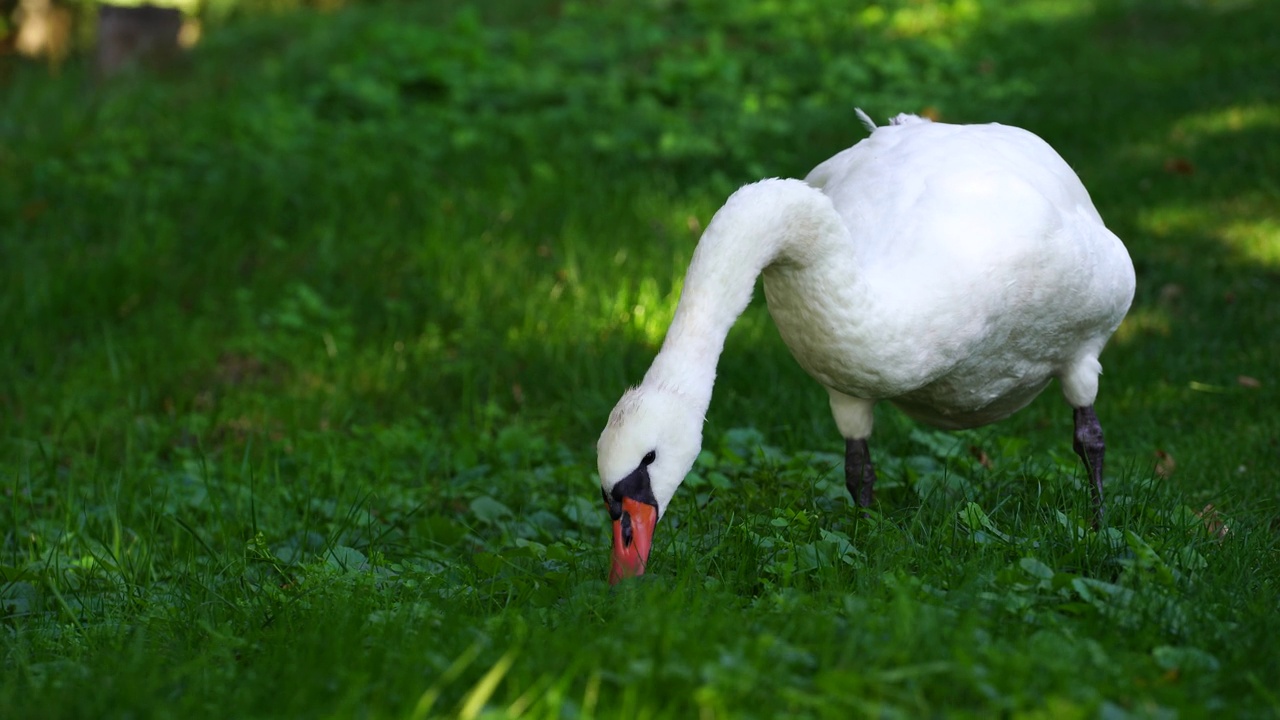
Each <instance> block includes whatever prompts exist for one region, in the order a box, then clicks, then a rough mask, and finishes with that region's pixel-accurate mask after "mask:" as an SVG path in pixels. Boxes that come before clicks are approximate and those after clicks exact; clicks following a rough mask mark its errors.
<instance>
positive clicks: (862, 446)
mask: <svg viewBox="0 0 1280 720" xmlns="http://www.w3.org/2000/svg"><path fill="white" fill-rule="evenodd" d="M844 486H845V487H846V488H848V489H849V494H850V495H851V496H853V501H854V502H855V503H857V504H858V506H859V507H871V503H872V502H874V501H875V499H876V493H875V486H876V469H875V467H874V466H873V465H872V464H871V448H870V447H869V446H868V445H867V439H866V438H858V439H856V440H855V439H853V438H845V441H844Z"/></svg>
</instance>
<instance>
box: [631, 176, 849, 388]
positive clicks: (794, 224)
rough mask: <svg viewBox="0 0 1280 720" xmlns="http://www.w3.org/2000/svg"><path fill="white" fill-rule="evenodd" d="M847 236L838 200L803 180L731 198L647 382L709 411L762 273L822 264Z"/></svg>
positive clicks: (705, 242) (711, 230)
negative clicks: (721, 364)
mask: <svg viewBox="0 0 1280 720" xmlns="http://www.w3.org/2000/svg"><path fill="white" fill-rule="evenodd" d="M846 236H847V231H846V229H845V227H844V223H843V221H842V220H841V219H840V216H839V214H838V213H837V212H836V210H835V208H834V206H833V205H832V204H831V200H830V198H828V197H827V196H826V195H824V194H823V193H822V192H821V191H819V190H817V189H814V188H812V187H810V186H809V185H806V184H805V183H803V182H801V181H799V180H765V181H762V182H758V183H754V184H752V185H747V186H746V187H743V188H741V189H740V190H738V191H737V192H736V193H734V194H733V195H731V196H730V197H729V199H728V201H726V202H725V204H724V206H723V207H722V208H720V210H719V211H717V212H716V214H715V217H713V218H712V219H711V222H710V223H709V224H708V226H707V229H706V231H705V232H704V233H703V235H702V238H701V239H700V240H699V241H698V247H697V249H696V250H694V253H693V259H692V261H691V262H690V263H689V270H688V272H687V273H686V274H685V279H684V287H683V289H682V291H681V294H680V302H679V304H678V305H677V307H676V313H675V317H674V318H673V320H672V322H671V327H670V329H669V330H668V331H667V337H666V339H665V341H664V342H663V345H662V350H661V351H660V352H659V353H658V357H657V358H656V359H655V360H654V362H653V365H652V367H650V369H649V373H648V374H647V375H646V376H645V383H646V384H648V383H658V384H660V385H662V386H665V387H667V388H668V389H671V390H675V391H678V392H680V393H682V394H685V395H687V396H688V397H689V399H690V400H691V401H694V402H696V403H697V404H698V405H699V406H700V408H699V409H700V410H702V411H703V412H705V409H706V407H707V405H709V404H710V400H711V390H712V386H713V385H714V383H715V372H716V364H717V363H718V361H719V358H720V354H721V352H722V351H723V349H724V342H725V338H726V337H727V336H728V334H729V330H730V328H732V327H733V324H734V322H736V321H737V319H738V317H739V316H740V315H742V313H743V311H744V310H746V308H747V304H748V303H750V301H751V296H752V293H753V291H754V289H755V284H756V278H758V277H759V276H760V273H761V272H763V271H764V269H765V268H767V267H769V266H770V265H772V264H775V263H789V264H799V265H808V264H810V263H813V262H821V261H822V260H821V259H822V257H823V256H824V255H827V254H828V253H829V252H832V251H833V250H834V249H835V247H836V246H838V245H839V244H840V243H841V241H843V240H844V238H845V237H846Z"/></svg>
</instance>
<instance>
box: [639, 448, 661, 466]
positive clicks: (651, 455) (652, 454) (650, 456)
mask: <svg viewBox="0 0 1280 720" xmlns="http://www.w3.org/2000/svg"><path fill="white" fill-rule="evenodd" d="M657 459H658V451H656V450H650V451H649V452H648V453H647V454H646V455H645V456H644V459H643V460H641V461H640V467H648V466H650V465H652V464H653V461H654V460H657Z"/></svg>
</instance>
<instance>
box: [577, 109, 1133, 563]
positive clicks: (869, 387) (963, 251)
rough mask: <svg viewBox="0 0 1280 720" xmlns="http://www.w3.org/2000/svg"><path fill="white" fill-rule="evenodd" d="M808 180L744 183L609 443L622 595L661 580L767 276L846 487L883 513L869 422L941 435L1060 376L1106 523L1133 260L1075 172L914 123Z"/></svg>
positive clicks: (1011, 140)
mask: <svg viewBox="0 0 1280 720" xmlns="http://www.w3.org/2000/svg"><path fill="white" fill-rule="evenodd" d="M858 115H859V117H860V118H862V120H863V122H864V123H866V124H867V126H868V127H869V128H870V129H871V131H872V132H871V135H870V137H868V138H867V139H865V140H863V141H862V142H859V143H858V144H857V145H855V146H854V147H852V148H850V149H848V150H845V151H843V152H841V153H839V154H838V155H836V156H835V157H833V158H831V159H830V160H827V161H826V162H824V163H822V164H821V165H819V166H818V167H816V168H814V170H813V171H812V172H811V173H809V176H808V177H806V178H805V180H804V182H801V181H799V180H764V181H761V182H758V183H755V184H752V185H747V186H745V187H743V188H741V189H740V190H738V191H737V192H735V193H734V194H733V195H732V196H730V197H729V199H728V201H726V202H725V204H724V207H722V208H720V210H719V211H718V212H716V214H715V217H714V218H712V220H711V223H710V224H709V225H708V226H707V229H706V232H705V233H703V235H702V239H701V240H700V241H699V242H698V247H697V249H696V250H695V252H694V255H693V260H692V261H691V262H690V264H689V270H688V273H687V274H686V275H685V281H684V288H683V291H682V293H681V296H680V302H679V305H678V306H677V308H676V313H675V317H674V319H673V320H672V323H671V327H670V329H669V330H668V331H667V336H666V340H665V341H664V342H663V345H662V350H661V351H660V352H659V353H658V356H657V357H656V358H655V359H654V361H653V365H652V366H651V367H650V368H649V371H648V372H647V373H646V374H645V376H644V380H643V381H642V382H641V383H640V385H639V386H637V387H634V388H632V389H630V390H628V391H627V392H626V394H624V395H623V396H622V399H621V400H619V401H618V404H617V406H616V407H615V408H614V409H613V412H612V413H611V414H610V416H609V422H608V424H607V425H606V426H605V428H604V432H603V433H602V434H601V435H600V440H599V443H598V445H597V451H598V468H599V472H600V484H601V488H602V492H603V495H604V501H605V504H606V506H607V507H608V509H609V513H610V515H611V516H612V518H613V521H614V522H613V534H614V541H613V570H612V572H611V574H610V580H611V581H613V582H616V581H617V580H618V579H620V578H622V577H627V576H633V575H638V574H640V573H642V572H644V567H645V563H646V562H647V561H648V555H649V548H650V544H651V542H652V535H653V529H654V525H655V524H656V523H657V521H658V519H659V518H661V517H662V514H663V513H664V512H665V511H666V508H667V505H668V504H669V503H670V502H671V498H672V496H673V495H674V494H675V492H676V488H677V487H679V485H680V483H681V482H682V481H683V480H684V477H685V475H686V474H687V473H688V472H689V470H690V468H692V467H693V462H694V459H695V458H696V457H697V455H698V452H699V450H700V448H701V445H702V425H703V420H704V418H705V415H706V411H707V406H708V405H709V403H710V401H711V390H712V385H713V384H714V382H715V373H716V362H717V361H718V359H719V357H720V352H721V350H722V349H723V347H724V339H725V336H726V335H727V334H728V332H729V328H730V327H731V326H732V325H733V323H734V321H735V320H737V318H738V316H739V315H740V314H741V313H742V311H743V310H744V309H745V308H746V306H747V303H748V301H749V300H750V298H751V293H752V289H753V287H754V285H755V281H756V277H757V276H759V275H760V274H761V273H763V274H764V287H765V297H766V299H767V300H768V305H769V312H770V314H772V316H773V319H774V322H775V323H776V324H777V326H778V330H779V332H780V334H781V335H782V339H783V340H784V341H785V342H786V344H787V346H788V347H789V348H790V349H791V353H792V355H794V356H795V358H796V360H797V361H798V362H799V363H800V366H801V367H803V368H804V369H805V370H806V371H807V372H808V373H809V374H810V375H812V376H813V378H814V379H816V380H817V381H818V382H820V383H822V385H823V386H824V387H826V389H827V392H828V393H829V394H830V398H831V411H832V414H833V415H834V416H835V421H836V425H837V426H838V427H839V429H840V432H841V433H842V434H843V435H844V437H845V481H846V484H847V486H848V489H849V492H850V494H851V495H852V496H853V498H854V500H855V501H856V502H858V504H860V505H862V506H866V505H869V504H870V503H871V502H872V499H873V496H872V488H873V485H874V483H875V471H874V469H873V467H872V464H871V458H870V454H869V450H868V445H867V438H868V437H869V436H870V435H871V426H872V421H873V418H872V407H873V406H874V405H875V403H876V402H877V401H880V400H889V401H891V402H893V403H894V404H895V405H897V406H898V407H899V408H901V409H902V410H903V411H904V412H906V413H907V414H908V415H909V416H911V417H913V418H916V419H918V420H920V421H922V422H926V423H929V424H931V425H935V426H938V427H942V428H947V429H955V428H968V427H975V426H978V425H983V424H986V423H990V422H994V421H996V420H1000V419H1001V418H1004V417H1007V416H1008V415H1010V414H1012V413H1014V412H1016V411H1017V410H1019V409H1021V408H1022V407H1024V406H1025V405H1026V404H1027V403H1029V402H1031V400H1032V399H1033V398H1035V396H1036V395H1037V394H1039V393H1040V391H1041V390H1043V389H1044V387H1045V386H1046V385H1047V384H1048V382H1049V380H1050V379H1051V378H1055V377H1056V378H1058V380H1059V382H1060V383H1061V385H1062V390H1063V394H1064V395H1065V396H1066V400H1067V402H1068V403H1069V404H1070V405H1071V407H1072V408H1074V420H1075V438H1074V440H1075V442H1074V447H1075V450H1076V452H1077V453H1078V454H1079V455H1080V457H1081V459H1082V460H1083V461H1084V464H1085V468H1086V471H1087V472H1088V474H1089V478H1090V482H1091V485H1092V487H1093V497H1094V502H1095V505H1096V509H1097V512H1098V516H1099V517H1101V513H1102V462H1103V438H1102V428H1101V426H1100V425H1099V424H1098V419H1097V416H1096V415H1095V414H1094V411H1093V402H1094V398H1095V396H1096V395H1097V392H1098V375H1099V373H1100V372H1101V371H1102V366H1101V365H1100V364H1099V363H1098V354H1099V353H1100V352H1101V351H1102V348H1103V345H1104V344H1106V341H1107V339H1108V338H1109V337H1110V336H1111V334H1112V333H1113V332H1114V331H1115V329H1116V327H1117V326H1118V325H1119V324H1120V321H1121V319H1122V318H1123V317H1124V315H1125V313H1126V312H1127V311H1128V309H1129V304H1130V302H1131V301H1132V300H1133V291H1134V272H1133V263H1132V262H1131V260H1130V259H1129V254H1128V252H1127V251H1126V250H1125V247H1124V245H1123V244H1122V243H1121V242H1120V240H1119V238H1117V237H1116V236H1115V235H1114V234H1112V233H1111V232H1110V231H1109V230H1107V228H1106V227H1105V226H1104V225H1103V223H1102V218H1101V217H1099V215H1098V212H1097V210H1095V209H1094V207H1093V203H1092V202H1091V201H1090V199H1089V194H1088V192H1087V191H1086V190H1085V188H1084V186H1083V185H1082V184H1081V183H1080V179H1079V178H1078V177H1076V174H1075V173H1074V172H1072V170H1071V168H1070V167H1068V166H1067V163H1066V162H1065V161H1063V159H1062V158H1061V157H1060V156H1059V155H1058V154H1057V153H1056V152H1054V150H1053V149H1052V148H1050V147H1049V145H1048V144H1047V143H1045V142H1044V141H1043V140H1041V139H1040V138H1039V137H1036V136H1035V135H1033V134H1032V133H1030V132H1027V131H1026V130H1021V129H1018V128H1014V127H1008V126H1002V125H997V124H991V125H949V124H943V123H933V122H929V121H928V120H924V119H921V118H918V117H916V116H913V115H899V116H897V117H895V118H894V119H893V120H892V121H891V124H890V125H888V126H884V127H879V128H877V127H876V126H875V125H874V124H873V123H871V121H870V120H869V119H868V118H867V117H866V115H864V114H862V112H861V111H858Z"/></svg>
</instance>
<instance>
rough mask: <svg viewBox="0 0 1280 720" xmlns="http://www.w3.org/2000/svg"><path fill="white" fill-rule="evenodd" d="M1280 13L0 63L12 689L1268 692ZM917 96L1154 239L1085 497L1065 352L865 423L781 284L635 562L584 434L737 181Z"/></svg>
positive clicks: (172, 704) (650, 31)
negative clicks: (863, 439)
mask: <svg viewBox="0 0 1280 720" xmlns="http://www.w3.org/2000/svg"><path fill="white" fill-rule="evenodd" d="M1276 27H1280V4H1277V3H1274V2H1268V1H1267V0H1254V1H1250V0H1216V1H1215V0H1201V1H1199V2H1192V1H1191V0H1180V1H1177V2H1174V1H1172V0H1096V1H1095V2H1088V1H1087V0H1053V1H1048V0H1037V1H1034V2H1016V3H1015V2H996V1H995V0H955V1H954V2H944V1H942V0H889V1H886V2H882V3H878V4H870V3H853V4H846V3H822V2H789V3H780V2H763V1H761V2H734V1H731V0H690V1H687V2H680V1H674V2H672V1H666V0H645V1H644V2H630V3H621V2H589V3H588V2H552V1H551V0H538V1H537V2H522V3H514V2H513V3H502V2H498V1H497V0H490V1H487V2H479V3H466V2H461V0H456V1H455V0H451V1H449V2H439V3H421V4H419V3H385V4H369V5H359V6H353V7H347V8H343V9H338V10H334V11H330V12H323V13H322V12H303V11H294V12H278V13H265V14H256V15H255V14H252V13H241V14H238V15H233V16H230V17H229V18H227V19H224V20H223V21H221V22H218V23H214V24H213V25H211V26H210V27H209V28H207V31H206V33H205V36H204V39H203V41H202V42H201V44H200V45H199V46H197V47H196V48H195V49H194V51H193V52H192V53H191V54H190V56H189V57H188V58H187V59H186V60H185V61H184V62H182V63H181V64H180V65H178V66H176V67H171V68H167V69H165V70H164V71H162V72H157V73H139V74H135V75H131V76H127V77H123V78H117V79H115V80H113V81H109V82H102V81H98V80H95V79H94V78H93V77H92V76H91V74H90V73H88V72H86V71H84V69H83V68H82V67H81V65H80V64H79V63H78V62H76V61H74V59H73V61H72V62H71V63H70V64H68V65H66V66H64V67H63V68H61V70H60V71H58V72H56V73H51V72H50V71H49V69H48V68H47V67H45V66H43V65H37V64H20V63H17V62H16V61H12V60H7V59H3V58H0V60H5V62H7V64H5V65H0V106H2V107H3V108H4V111H3V112H0V330H2V331H3V332H0V668H2V672H0V717H4V718H6V719H14V720H17V719H19V718H28V717H29V718H42V719H52V718H63V717H67V718H70V717H94V718H98V717H122V718H123V717H157V718H159V717H181V718H198V717H218V718H226V717H235V718H257V717H262V718H277V717H367V718H383V717H388V718H390V717H394V718H425V717H437V716H449V717H453V716H456V717H464V718H475V717H516V716H525V717H557V718H577V717H584V718H585V717H649V718H659V717H676V718H685V717H694V716H698V717H734V718H739V717H743V718H747V717H760V718H776V717H839V718H847V717H861V716H874V717H891V718H892V717H902V718H914V717H923V716H947V717H951V716H957V717H965V716H973V717H979V716H980V717H991V716H1001V717H1017V718H1041V717H1043V718H1050V717H1053V718H1077V717H1078V718H1085V717H1107V718H1124V717H1161V718H1163V717H1203V716H1210V715H1212V716H1224V717H1274V716H1275V715H1276V714H1277V713H1280V689H1278V686H1277V680H1278V679H1280V641H1277V638H1280V612H1278V610H1280V607H1278V605H1280V537H1278V534H1280V485H1278V481H1280V471H1278V470H1277V469H1276V468H1277V460H1280V457H1278V455H1280V415H1277V413H1276V412H1275V407H1276V406H1277V404H1278V403H1280V377H1277V372H1276V371H1277V369H1280V365H1278V364H1277V361H1276V358H1277V357H1280V331H1277V327H1278V326H1280V220H1278V219H1277V218H1280V83H1277V81H1276V71H1275V65H1276V59H1277V58H1280V35H1278V34H1277V33H1276V31H1275V28H1276ZM854 107H861V108H863V109H865V110H866V111H867V112H868V113H869V114H871V115H872V116H873V117H876V118H881V119H883V118H886V117H888V116H890V115H893V114H896V113H898V112H922V113H927V114H931V115H934V116H936V117H938V118H939V119H941V120H944V121H950V122H990V121H995V122H1002V123H1007V124H1013V125H1019V126H1022V127H1026V128H1028V129H1030V130H1032V131H1034V132H1036V133H1037V134H1039V135H1041V136H1042V137H1044V138H1045V139H1046V140H1048V141H1049V142H1050V144H1052V145H1053V146H1054V147H1055V148H1057V149H1058V151H1059V152H1060V153H1061V154H1062V155H1063V156H1064V157H1065V158H1066V159H1067V160H1068V162H1070V163H1071V165H1072V166H1073V167H1075V168H1076V170H1077V171H1078V172H1079V174H1080V176H1081V177H1082V179H1083V180H1084V182H1085V184H1086V186H1087V187H1088V188H1089V189H1090V192H1091V194H1092V196H1093V198H1094V201H1095V203H1096V204H1097V206H1098V209H1099V211H1100V212H1101V213H1102V215H1103V217H1104V218H1105V219H1106V220H1107V222H1108V225H1109V226H1110V227H1111V228H1112V229H1113V230H1114V231H1115V232H1116V233H1117V234H1118V235H1119V236H1120V237H1121V238H1122V239H1124V240H1125V242H1126V244H1127V246H1128V247H1129V250H1130V253H1131V254H1132V256H1133V259H1134V264H1135V266H1136V268H1137V273H1138V292H1137V297H1136V299H1135V302H1134V306H1133V309H1132V310H1131V311H1130V314H1129V317H1128V318H1127V319H1126V321H1125V323H1124V324H1123V325H1122V326H1121V328H1120V330H1119V331H1118V333H1117V334H1116V337H1115V338H1114V339H1113V340H1112V342H1111V344H1110V346H1109V347H1108V349H1107V351H1106V352H1105V353H1104V355H1103V357H1102V362H1103V365H1104V366H1105V368H1106V373H1105V375H1104V376H1103V378H1102V390H1101V393H1100V397H1099V400H1098V403H1097V409H1098V413H1099V416H1100V418H1101V421H1102V424H1103V426H1104V428H1105V429H1106V432H1107V442H1108V456H1107V460H1108V465H1107V478H1106V481H1107V487H1108V493H1109V514H1108V518H1107V523H1106V525H1105V526H1104V527H1102V528H1101V529H1099V530H1096V531H1095V530H1094V529H1092V528H1091V527H1090V524H1089V517H1090V508H1089V497H1088V493H1087V491H1086V488H1085V485H1084V482H1083V477H1082V471H1081V469H1080V464H1079V461H1078V459H1077V458H1076V457H1075V455H1074V453H1073V452H1072V450H1071V414H1070V411H1069V409H1068V407H1067V405H1066V404H1065V403H1064V402H1063V400H1062V398H1061V396H1060V393H1059V392H1058V390H1057V389H1056V387H1051V388H1050V389H1049V390H1048V391H1047V392H1045V393H1044V395H1043V396H1042V397H1041V398H1039V399H1038V400H1037V401H1036V402H1035V403H1033V404H1032V405H1031V407H1029V408H1028V409H1027V410H1025V411H1023V412H1022V413H1020V414H1018V415H1017V416H1015V417H1014V418H1011V419H1009V420H1007V421H1004V422H1002V423H999V424H996V425H993V426H989V427H986V428H982V429H978V430H974V431H965V432H960V433H944V432H940V431H935V430H932V429H929V428H926V427H922V426H918V425H915V424H913V423H912V422H911V421H909V420H907V419H906V418H905V417H904V416H902V415H901V414H900V413H898V412H897V411H896V410H894V409H892V408H891V407H888V406H884V407H882V408H879V409H878V410H877V413H878V414H877V431H876V435H875V437H874V438H873V443H872V448H873V454H874V458H875V461H876V463H877V465H878V468H879V471H880V476H881V484H880V486H879V487H880V488H881V489H882V491H881V492H880V493H879V495H878V501H879V504H878V505H877V507H875V508H874V509H873V510H872V511H871V512H870V513H868V514H867V515H866V516H863V515H862V514H861V513H860V512H857V511H856V510H854V509H853V507H852V506H851V504H850V502H849V498H848V496H847V493H846V491H845V489H844V483H843V469H842V467H841V458H842V455H841V453H842V452H843V443H842V440H841V439H840V437H839V434H838V432H837V431H836V429H835V427H834V423H833V422H832V421H831V419H830V415H829V412H828V409H827V402H826V395H825V393H824V392H823V391H822V389H821V388H820V387H819V386H818V385H816V384H815V383H814V382H813V381H812V380H810V379H809V378H808V377H807V376H806V375H805V374H804V373H803V371H801V370H800V369H799V368H798V366H797V365H796V364H795V362H794V361H793V360H792V359H791V357H790V355H789V354H788V352H787V350H786V348H785V346H784V345H783V344H782V342H781V340H780V339H779V338H778V336H777V333H776V331H775V330H774V329H773V327H772V324H771V321H770V320H769V317H768V312H767V310H766V308H765V306H764V303H763V298H762V297H760V295H761V293H757V298H756V300H755V301H754V302H753V304H752V306H751V307H750V308H749V309H748V311H747V313H746V314H745V315H744V316H743V318H742V319H741V320H740V321H739V323H738V325H737V326H736V327H735V328H734V330H733V332H732V333H731V334H730V336H729V339H728V341H727V345H726V350H725V354H724V356H723V358H722V360H721V363H720V367H719V377H718V381H717V388H716V390H717V391H716V396H715V397H714V399H713V401H712V404H711V408H710V412H709V417H708V425H707V429H706V433H705V441H704V448H705V449H704V452H703V454H702V455H701V456H700V458H699V460H698V463H697V465H696V466H695V468H694V471H693V473H692V474H691V475H690V476H689V478H688V479H687V481H686V482H685V484H684V487H683V488H682V489H681V491H680V492H679V493H678V494H677V496H676V499H675V501H674V502H673V504H672V506H671V508H670V510H669V512H668V513H667V515H666V516H665V517H664V519H663V521H662V523H661V525H660V526H659V528H658V531H657V534H656V536H655V547H654V551H653V557H652V560H651V563H650V567H649V573H648V574H647V575H646V576H644V577H643V578H641V579H639V580H637V581H632V582H626V583H623V584H621V585H619V586H617V587H616V588H610V586H609V585H608V584H607V582H606V577H607V574H608V568H609V565H608V561H609V551H608V547H609V529H608V526H607V522H606V521H607V514H606V513H605V510H604V508H603V507H602V506H601V504H600V500H599V497H600V495H599V487H598V478H597V477H596V472H595V457H594V443H595V438H596V436H597V435H598V434H599V432H600V429H601V428H602V427H603V425H604V422H605V419H606V417H607V415H608V412H609V410H610V408H611V407H612V406H613V404H614V402H615V401H616V400H617V398H618V397H619V396H620V395H621V393H622V391H623V390H624V389H625V388H626V387H627V386H628V385H629V384H633V383H635V382H637V381H638V380H639V379H640V378H641V376H642V375H643V373H644V370H645V369H646V367H647V366H648V363H649V361H650V360H651V359H652V357H653V355H654V354H655V353H656V351H657V348H658V347H659V345H660V344H661V341H662V338H663V333H664V331H665V328H666V323H667V322H668V321H669V320H670V318H671V315H672V313H673V311H674V308H675V303H676V301H677V299H678V297H679V290H680V284H681V278H682V275H683V271H684V268H685V266H686V265H687V263H688V261H689V258H690V256H691V254H692V251H693V248H694V245H695V243H696V241H697V238H698V236H699V234H700V232H701V229H702V228H703V227H704V226H705V225H706V223H707V221H708V220H709V218H710V216H711V215H712V213H714V211H715V210H716V208H717V207H719V205H720V204H721V203H722V202H723V200H724V198H725V197H726V196H727V195H728V193H730V192H732V190H733V189H734V188H736V187H738V186H739V185H741V184H744V183H747V182H751V181H754V180H756V179H759V178H761V177H766V176H784V177H803V175H804V174H805V173H806V172H807V171H808V170H809V169H810V168H811V167H812V166H813V165H815V164H816V163H817V162H819V161H821V160H823V159H825V158H827V157H829V156H830V155H832V154H834V153H835V152H837V151H838V150H840V149H843V148H844V147H847V146H849V145H851V144H853V143H855V142H857V141H858V140H859V139H861V138H862V137H864V136H865V131H864V130H863V129H862V128H861V126H860V124H859V123H858V121H857V120H856V118H855V117H854V114H853V108H854Z"/></svg>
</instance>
